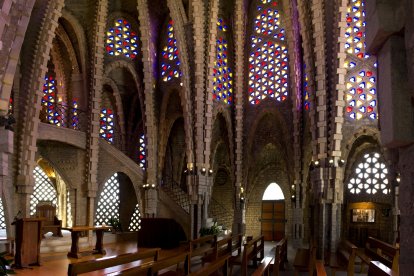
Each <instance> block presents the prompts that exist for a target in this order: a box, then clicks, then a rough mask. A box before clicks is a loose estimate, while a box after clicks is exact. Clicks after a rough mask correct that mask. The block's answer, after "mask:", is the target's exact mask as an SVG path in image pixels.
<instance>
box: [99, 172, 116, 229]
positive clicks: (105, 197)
mask: <svg viewBox="0 0 414 276" xmlns="http://www.w3.org/2000/svg"><path fill="white" fill-rule="evenodd" d="M119 202H120V201H119V180H118V174H117V173H115V174H114V175H112V176H111V177H110V178H109V179H108V180H107V181H106V182H105V184H104V187H103V189H102V192H101V193H100V196H99V200H98V207H97V209H96V214H95V225H102V224H103V223H104V224H106V225H111V223H110V219H111V218H113V219H117V220H119Z"/></svg>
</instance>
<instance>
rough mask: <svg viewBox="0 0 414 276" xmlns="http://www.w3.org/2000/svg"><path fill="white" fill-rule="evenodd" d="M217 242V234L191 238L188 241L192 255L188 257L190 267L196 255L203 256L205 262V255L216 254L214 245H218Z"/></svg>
mask: <svg viewBox="0 0 414 276" xmlns="http://www.w3.org/2000/svg"><path fill="white" fill-rule="evenodd" d="M216 243H217V236H216V235H209V236H203V237H200V238H198V239H193V240H190V241H189V243H188V251H189V253H190V257H189V259H188V262H189V264H188V265H189V267H190V268H191V266H192V264H191V263H192V262H194V261H195V258H196V257H201V261H202V264H203V260H202V258H203V257H206V256H208V255H211V254H214V247H215V246H216Z"/></svg>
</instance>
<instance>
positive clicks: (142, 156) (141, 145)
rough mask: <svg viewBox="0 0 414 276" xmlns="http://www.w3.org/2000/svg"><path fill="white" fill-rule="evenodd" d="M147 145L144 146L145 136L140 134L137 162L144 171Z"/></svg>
mask: <svg viewBox="0 0 414 276" xmlns="http://www.w3.org/2000/svg"><path fill="white" fill-rule="evenodd" d="M146 150H147V145H146V144H145V135H144V134H142V135H141V137H139V156H138V162H139V166H140V167H141V168H142V169H143V170H145V163H146V161H147V155H146Z"/></svg>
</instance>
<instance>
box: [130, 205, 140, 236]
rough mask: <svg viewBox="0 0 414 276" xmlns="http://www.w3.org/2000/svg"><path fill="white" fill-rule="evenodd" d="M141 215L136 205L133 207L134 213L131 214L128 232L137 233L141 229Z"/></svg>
mask: <svg viewBox="0 0 414 276" xmlns="http://www.w3.org/2000/svg"><path fill="white" fill-rule="evenodd" d="M140 224H141V213H140V212H139V206H138V204H137V205H136V206H135V209H134V213H133V214H132V217H131V221H130V222H129V226H128V230H129V231H138V230H139V229H141V225H140Z"/></svg>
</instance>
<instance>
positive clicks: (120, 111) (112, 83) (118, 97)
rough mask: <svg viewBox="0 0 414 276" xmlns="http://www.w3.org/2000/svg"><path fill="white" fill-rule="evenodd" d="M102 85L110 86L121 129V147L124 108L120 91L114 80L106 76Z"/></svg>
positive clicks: (122, 142)
mask: <svg viewBox="0 0 414 276" xmlns="http://www.w3.org/2000/svg"><path fill="white" fill-rule="evenodd" d="M103 85H108V86H110V87H111V90H112V96H113V99H114V101H115V102H114V104H115V107H116V114H117V117H118V124H119V128H120V130H121V139H120V140H121V141H120V142H121V148H122V147H123V145H125V118H124V108H123V106H122V99H121V93H120V92H119V89H118V86H117V85H116V83H115V81H114V80H112V79H110V78H108V77H106V78H105V79H104V81H103Z"/></svg>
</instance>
